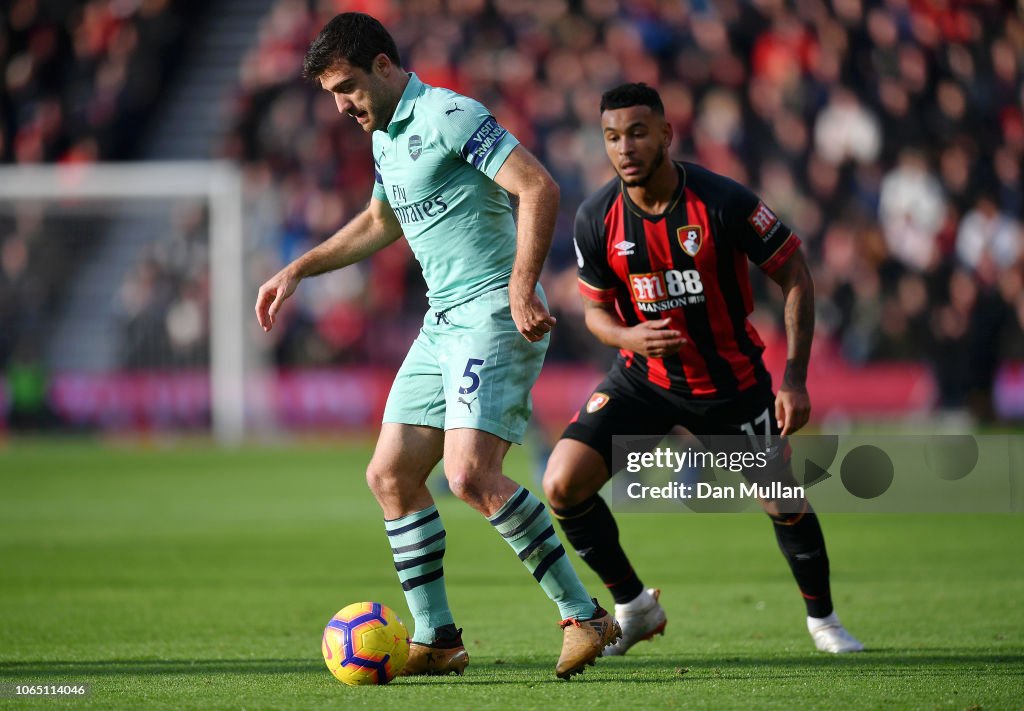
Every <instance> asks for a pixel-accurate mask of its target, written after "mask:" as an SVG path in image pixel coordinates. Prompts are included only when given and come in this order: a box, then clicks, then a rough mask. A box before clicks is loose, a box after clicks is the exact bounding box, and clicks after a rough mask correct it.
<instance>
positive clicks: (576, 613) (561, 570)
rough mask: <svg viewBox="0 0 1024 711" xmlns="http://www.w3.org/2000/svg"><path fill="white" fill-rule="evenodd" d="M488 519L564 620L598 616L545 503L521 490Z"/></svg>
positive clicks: (520, 488) (586, 618) (587, 618)
mask: <svg viewBox="0 0 1024 711" xmlns="http://www.w3.org/2000/svg"><path fill="white" fill-rule="evenodd" d="M487 520H488V521H490V522H491V525H492V526H494V527H495V528H496V529H497V530H498V533H500V534H501V535H502V537H503V538H504V539H505V540H506V541H508V544H509V545H510V546H512V550H514V551H515V552H516V554H517V555H518V556H519V560H521V561H523V565H525V566H526V569H527V570H529V571H530V572H531V573H532V574H533V577H534V578H536V580H537V582H539V583H540V586H541V588H543V590H544V592H545V593H547V596H548V597H549V598H551V599H552V600H553V601H554V602H555V604H557V605H558V611H559V613H560V614H561V615H562V619H563V620H567V619H569V618H570V617H572V618H576V619H580V620H589V619H590V618H591V617H593V616H594V611H595V609H596V606H595V605H594V602H593V600H591V598H590V596H589V595H587V591H586V589H585V588H584V587H583V583H582V582H580V579H579V577H578V576H577V575H576V571H575V570H573V567H572V564H571V563H570V562H569V558H568V557H567V556H566V555H565V548H563V547H562V543H561V542H560V541H559V540H558V536H557V535H555V529H554V527H553V526H552V525H551V519H550V517H549V516H548V513H547V511H546V510H545V509H544V504H542V503H541V502H540V501H539V500H538V499H537V497H536V496H534V495H533V494H531V493H530V492H529V491H527V490H526V489H524V488H523V487H519V488H518V489H517V490H516V493H515V494H513V495H512V497H511V498H510V499H509V500H508V501H506V502H505V505H504V506H502V507H501V508H500V509H498V510H497V511H496V512H495V513H494V515H493V516H491V517H490V518H488V519H487Z"/></svg>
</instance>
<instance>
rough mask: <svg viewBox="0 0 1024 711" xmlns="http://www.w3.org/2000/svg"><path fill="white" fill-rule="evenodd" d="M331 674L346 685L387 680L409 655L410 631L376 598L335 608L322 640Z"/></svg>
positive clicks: (397, 672)
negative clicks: (337, 609) (336, 611)
mask: <svg viewBox="0 0 1024 711" xmlns="http://www.w3.org/2000/svg"><path fill="white" fill-rule="evenodd" d="M321 650H322V651H323V654H324V661H325V662H327V668H328V669H330V670H331V674H334V676H335V677H336V678H337V679H338V680H339V681H341V682H344V683H345V684H348V685H349V686H361V685H363V684H387V683H388V682H389V681H391V680H392V679H394V678H395V677H396V676H398V675H399V674H400V673H401V671H402V667H404V666H405V662H406V661H407V660H408V659H409V631H408V630H407V629H406V628H405V625H404V624H403V623H402V621H401V620H400V619H399V618H398V615H396V614H395V611H394V610H392V609H391V608H390V607H388V606H386V605H381V604H380V603H379V602H356V603H353V604H351V605H349V606H348V607H344V608H342V609H341V610H339V611H338V614H336V615H335V616H334V617H332V618H331V621H330V622H328V623H327V627H326V628H324V636H323V640H322V642H321Z"/></svg>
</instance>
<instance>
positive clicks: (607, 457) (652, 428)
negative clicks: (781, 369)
mask: <svg viewBox="0 0 1024 711" xmlns="http://www.w3.org/2000/svg"><path fill="white" fill-rule="evenodd" d="M677 425H680V426H682V427H685V428H686V429H687V430H689V431H690V432H691V433H692V434H693V435H694V436H696V437H697V438H698V439H699V440H701V441H702V442H703V443H704V444H705V445H708V443H709V440H710V439H711V438H713V437H717V436H720V435H726V436H728V437H727V441H732V442H736V443H741V442H746V441H748V436H749V435H751V434H754V435H755V436H756V437H758V438H762V437H764V436H768V437H769V438H770V439H771V440H774V439H775V438H777V437H778V436H779V434H780V430H779V427H778V424H777V423H776V421H775V395H774V394H773V393H772V388H771V383H770V382H769V383H760V384H758V385H755V386H754V387H752V388H750V389H748V390H745V391H743V392H741V393H740V394H739V395H734V396H733V397H730V398H728V399H695V398H682V397H678V396H675V395H673V394H672V393H669V392H668V391H664V390H661V389H660V388H658V386H656V385H651V384H650V383H648V382H646V381H642V380H640V379H639V377H637V376H634V375H631V374H630V373H629V372H628V371H627V370H626V369H624V368H622V367H621V366H619V365H615V366H613V367H612V369H611V370H610V371H608V375H607V376H606V377H605V379H604V380H603V381H602V382H601V384H600V385H598V386H597V388H595V390H594V392H593V393H592V394H591V396H590V398H589V399H588V400H587V402H586V404H585V405H584V406H583V407H582V408H580V411H579V412H578V413H576V416H575V417H573V419H572V421H571V422H570V423H569V426H568V427H566V428H565V432H563V433H562V438H563V439H574V440H577V441H579V442H583V443H584V444H586V445H589V446H590V447H593V448H594V449H595V450H597V452H599V453H600V454H601V456H602V457H603V458H604V461H605V465H606V466H607V467H608V472H609V475H611V474H614V473H615V471H614V469H613V465H612V437H613V436H615V435H641V436H644V437H651V446H652V447H653V446H655V445H657V443H658V442H659V441H660V440H661V438H662V437H664V436H665V435H666V434H668V433H669V432H670V431H671V430H672V428H673V427H675V426H677ZM739 436H743V437H742V438H740V437H739Z"/></svg>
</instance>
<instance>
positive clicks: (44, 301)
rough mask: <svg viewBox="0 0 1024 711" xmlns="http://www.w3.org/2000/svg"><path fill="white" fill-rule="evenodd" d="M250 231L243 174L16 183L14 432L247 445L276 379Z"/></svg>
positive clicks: (8, 396)
mask: <svg viewBox="0 0 1024 711" xmlns="http://www.w3.org/2000/svg"><path fill="white" fill-rule="evenodd" d="M244 231H245V219H244V214H243V194H242V178H241V175H240V172H239V170H238V168H237V167H235V166H234V165H232V164H230V163H226V162H170V163H132V164H92V165H74V166H14V167H2V168H0V302H2V303H0V371H2V372H3V373H4V376H5V377H4V379H3V380H2V383H3V384H2V386H0V424H3V425H6V426H7V427H10V428H17V427H19V426H22V425H25V426H27V427H33V426H39V427H46V426H50V425H52V426H55V427H62V428H68V429H71V430H120V429H130V430H132V431H138V430H161V431H166V430H170V431H178V430H190V431H204V430H206V431H211V432H212V433H213V435H214V436H215V437H216V439H217V440H218V441H220V442H222V443H226V444H231V443H237V442H239V441H240V440H241V439H242V438H243V437H244V436H245V434H246V431H247V429H248V428H250V427H251V425H252V423H253V422H254V421H258V419H259V417H260V413H259V410H260V398H259V397H258V392H259V388H258V387H255V384H256V383H258V382H259V381H260V380H261V378H260V377H259V376H260V374H261V372H262V371H263V365H262V360H263V358H262V356H261V351H260V349H259V348H258V347H252V348H250V347H249V341H250V340H251V339H252V338H253V333H252V331H253V330H254V329H253V325H254V323H255V320H254V317H253V315H252V307H251V303H250V301H251V300H252V298H251V297H253V295H254V294H255V288H254V287H253V286H252V285H251V284H249V283H248V281H247V274H246V268H245V250H244ZM250 321H252V322H253V323H252V324H250V323H249V322H250ZM34 408H35V410H34Z"/></svg>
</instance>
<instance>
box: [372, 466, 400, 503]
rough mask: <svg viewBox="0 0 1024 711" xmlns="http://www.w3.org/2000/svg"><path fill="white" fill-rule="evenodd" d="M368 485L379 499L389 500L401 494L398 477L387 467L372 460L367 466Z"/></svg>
mask: <svg viewBox="0 0 1024 711" xmlns="http://www.w3.org/2000/svg"><path fill="white" fill-rule="evenodd" d="M366 485H367V486H369V487H370V491H371V492H373V495H374V496H375V497H376V498H377V500H378V501H388V500H391V499H394V498H395V497H397V496H400V495H401V491H400V487H399V482H398V477H396V476H395V473H394V472H393V471H391V470H390V469H388V468H387V467H382V466H380V465H378V464H376V463H375V462H372V461H371V462H370V465H369V466H368V467H367V468H366Z"/></svg>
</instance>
